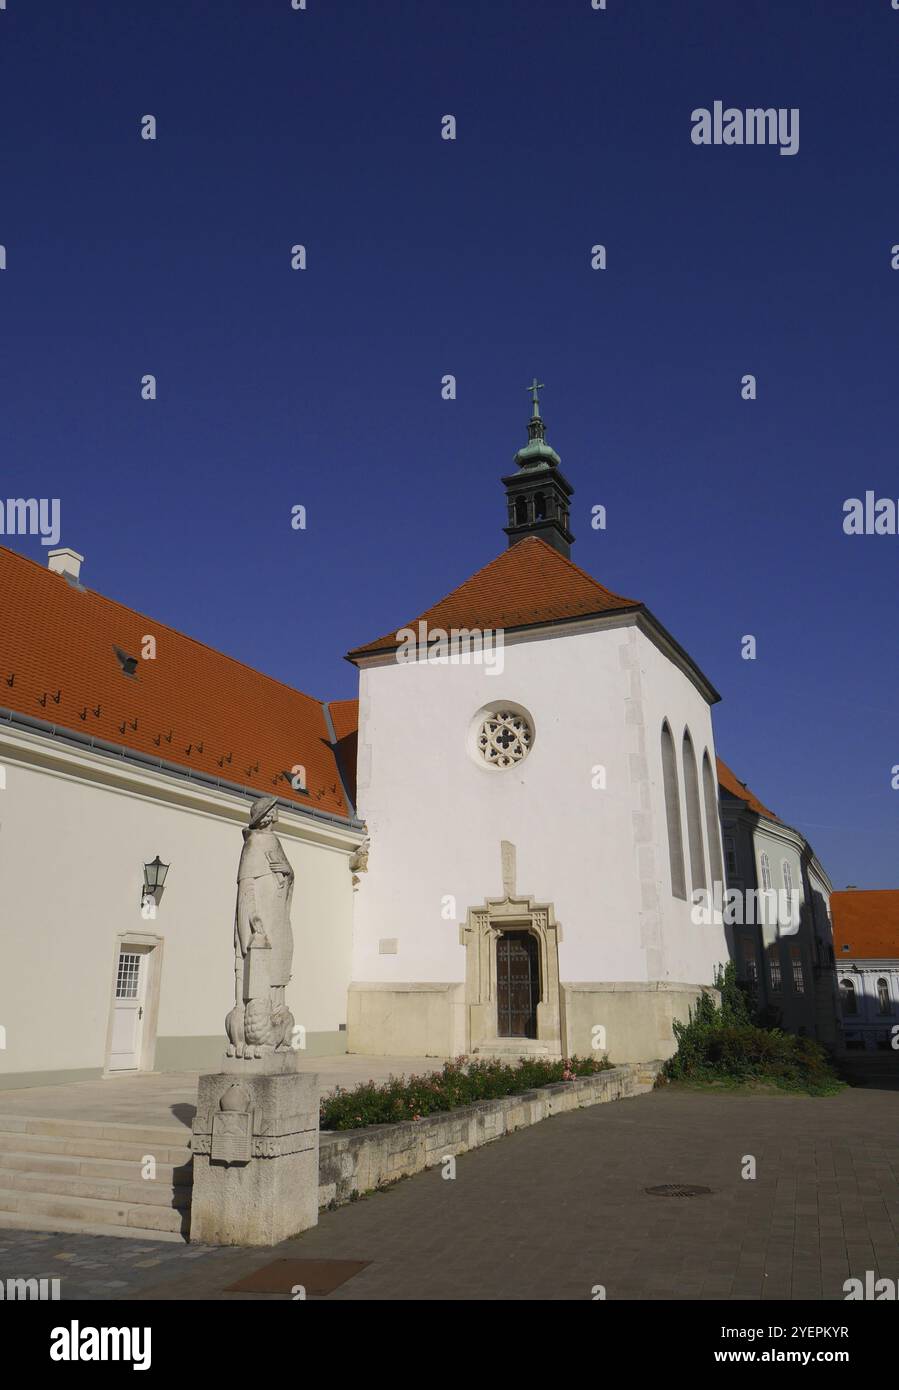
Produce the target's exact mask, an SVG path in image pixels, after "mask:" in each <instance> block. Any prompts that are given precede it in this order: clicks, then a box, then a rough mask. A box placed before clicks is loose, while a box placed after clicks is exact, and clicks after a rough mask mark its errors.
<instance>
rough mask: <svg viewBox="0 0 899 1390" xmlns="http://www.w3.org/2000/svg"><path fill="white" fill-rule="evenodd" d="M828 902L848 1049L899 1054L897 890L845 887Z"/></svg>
mask: <svg viewBox="0 0 899 1390" xmlns="http://www.w3.org/2000/svg"><path fill="white" fill-rule="evenodd" d="M830 906H831V911H832V912H833V939H834V952H835V955H836V970H837V979H838V985H839V995H840V1008H841V1012H842V1026H843V1038H844V1044H845V1047H846V1050H847V1051H849V1052H864V1053H867V1054H876V1053H880V1054H882V1055H883V1056H884V1057H886V1058H890V1059H899V1045H897V1039H899V889H896V888H883V889H861V888H853V889H845V890H843V891H842V892H839V893H834V894H833V895H832V897H831V899H830Z"/></svg>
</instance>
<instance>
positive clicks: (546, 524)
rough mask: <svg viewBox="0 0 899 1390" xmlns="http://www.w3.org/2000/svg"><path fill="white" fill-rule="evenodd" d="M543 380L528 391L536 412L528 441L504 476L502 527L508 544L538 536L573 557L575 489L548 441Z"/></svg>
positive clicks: (533, 414) (535, 383) (531, 419)
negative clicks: (542, 405) (514, 467)
mask: <svg viewBox="0 0 899 1390" xmlns="http://www.w3.org/2000/svg"><path fill="white" fill-rule="evenodd" d="M541 390H543V383H542V382H538V380H537V378H536V377H534V380H533V381H532V382H531V385H530V386H529V387H528V391H529V392H530V394H531V399H532V401H533V412H532V414H531V418H530V420H529V421H528V442H527V444H525V446H524V448H523V449H519V450H518V453H517V454H516V455H515V463H516V464H517V465H518V467H517V471H516V472H515V473H510V474H508V476H507V477H505V478H503V486H504V487H505V489H506V501H507V503H508V507H509V524H508V526H505V527H504V528H503V529H504V531H505V533H506V535H507V536H508V537H509V544H510V545H515V543H516V542H517V541H522V540H524V539H525V537H527V536H539V537H540V539H541V540H542V541H546V544H547V545H551V546H552V547H553V549H554V550H558V552H559V554H560V555H564V556H565V558H566V560H567V559H569V558H570V554H571V545H572V542H573V541H574V536H573V535H572V534H571V532H570V531H569V529H568V508H569V502H570V498H571V495H572V493H573V492H574V488H573V487H572V486H571V484H570V483H569V482H568V480H567V478H566V477H565V476H564V475H563V473H562V470H561V464H562V460H561V459H560V458H559V455H558V454H557V453H556V451H555V449H553V448H551V447H550V445H549V444H548V443H547V442H546V425H545V423H544V421H543V420H542V418H541V416H540V398H539V396H538V394H537V393H538V392H539V391H541Z"/></svg>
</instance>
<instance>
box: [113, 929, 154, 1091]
mask: <svg viewBox="0 0 899 1390" xmlns="http://www.w3.org/2000/svg"><path fill="white" fill-rule="evenodd" d="M149 963H150V958H149V952H148V951H147V950H146V949H141V947H140V946H122V947H121V948H120V950H119V959H118V963H117V966H116V982H115V1000H114V1002H113V1006H112V1010H113V1013H112V1042H111V1044H110V1049H109V1070H110V1071H137V1070H138V1068H139V1067H140V1058H141V1043H142V1040H143V1032H144V999H145V997H146V993H147V969H148V967H149Z"/></svg>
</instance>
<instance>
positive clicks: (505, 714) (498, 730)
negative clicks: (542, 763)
mask: <svg viewBox="0 0 899 1390" xmlns="http://www.w3.org/2000/svg"><path fill="white" fill-rule="evenodd" d="M533 739H534V733H533V730H532V729H531V726H530V724H529V723H528V721H527V720H526V719H525V717H524V715H521V714H515V713H513V711H511V710H496V711H495V712H493V713H491V714H488V715H487V717H486V719H485V720H484V722H483V723H482V725H481V727H480V730H479V731H478V736H477V748H478V751H479V753H480V754H481V757H482V758H483V759H484V762H485V763H489V764H490V766H491V767H511V766H512V764H513V763H520V762H521V760H522V758H525V757H527V755H528V753H529V752H530V751H531V743H532V742H533Z"/></svg>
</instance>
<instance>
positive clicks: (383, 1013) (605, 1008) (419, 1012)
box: [347, 980, 715, 1063]
mask: <svg viewBox="0 0 899 1390" xmlns="http://www.w3.org/2000/svg"><path fill="white" fill-rule="evenodd" d="M707 988H708V987H707V986H704V985H698V984H680V983H671V982H669V981H667V980H649V981H633V982H632V981H612V982H605V983H576V984H574V983H572V984H564V983H563V984H561V985H560V995H561V999H560V1015H561V1030H562V1039H561V1045H560V1048H557V1047H554V1046H553V1047H550V1049H549V1050H550V1053H551V1054H552V1055H558V1053H559V1050H561V1052H562V1054H563V1055H565V1056H568V1057H570V1056H573V1055H574V1054H577V1055H578V1056H580V1057H585V1056H590V1055H592V1054H593V1053H594V1052H596V1051H597V1050H598V1051H600V1052H602V1053H605V1054H607V1055H608V1056H609V1057H611V1059H612V1061H613V1062H615V1063H619V1062H621V1063H624V1062H652V1061H656V1060H659V1059H662V1060H664V1059H665V1058H667V1057H670V1056H672V1055H673V1053H674V1052H675V1051H676V1043H675V1039H674V1028H673V1024H674V1022H675V1020H677V1021H680V1022H684V1023H686V1021H687V1019H688V1017H689V1012H690V1009H691V1007H693V1006H694V1005H695V1004H696V1001H697V999H698V998H699V996H700V995H701V994H702V993H703V991H704V990H706V989H707ZM712 992H713V993H714V992H715V991H712ZM473 1007H477V1008H482V1007H483V1006H482V1005H477V1006H472V1005H466V1003H465V986H464V984H463V983H462V982H460V983H458V984H437V983H433V984H427V983H416V984H397V983H392V984H366V983H359V984H352V985H350V989H349V998H348V1004H347V1051H349V1052H360V1053H368V1054H370V1055H371V1056H375V1057H412V1056H416V1057H457V1056H459V1055H460V1054H462V1053H465V1054H469V1053H472V1054H473V1048H472V1024H473V1020H472V1017H471V1010H472V1008H473ZM474 1022H475V1024H476V1025H477V1022H478V1021H477V1020H474ZM599 1029H602V1030H603V1031H602V1032H599V1031H598V1030H599ZM475 1031H476V1032H477V1033H478V1036H477V1038H476V1039H475V1048H477V1049H480V1048H481V1047H482V1045H483V1043H482V1036H483V1030H481V1031H480V1032H478V1028H477V1026H476V1027H475ZM490 1036H491V1037H493V1036H495V1027H494V1031H493V1032H491V1033H490ZM595 1040H598V1045H595ZM503 1042H508V1043H509V1044H510V1045H511V1044H513V1043H514V1040H513V1039H508V1040H506V1039H504V1040H503Z"/></svg>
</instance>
